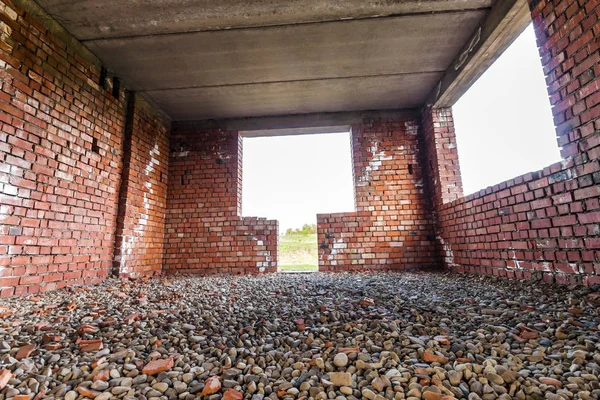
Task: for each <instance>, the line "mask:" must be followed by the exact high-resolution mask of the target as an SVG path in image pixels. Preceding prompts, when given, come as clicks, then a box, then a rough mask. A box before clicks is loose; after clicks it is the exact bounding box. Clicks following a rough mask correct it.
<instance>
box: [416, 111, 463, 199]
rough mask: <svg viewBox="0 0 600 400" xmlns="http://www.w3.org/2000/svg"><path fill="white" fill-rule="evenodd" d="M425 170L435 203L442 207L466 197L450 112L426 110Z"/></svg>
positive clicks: (423, 133) (424, 128)
mask: <svg viewBox="0 0 600 400" xmlns="http://www.w3.org/2000/svg"><path fill="white" fill-rule="evenodd" d="M422 124H423V128H422V137H423V148H424V150H425V161H424V164H425V168H426V169H427V175H428V176H430V177H431V182H430V187H429V188H430V190H431V195H432V200H433V203H434V204H436V205H438V206H439V205H441V204H444V203H448V202H450V201H453V200H456V199H460V198H461V197H463V189H462V179H461V175H460V164H459V162H458V150H457V147H456V135H455V133H454V117H453V116H452V110H451V109H448V108H434V109H432V108H425V109H424V110H423V114H422Z"/></svg>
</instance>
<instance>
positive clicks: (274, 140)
mask: <svg viewBox="0 0 600 400" xmlns="http://www.w3.org/2000/svg"><path fill="white" fill-rule="evenodd" d="M453 110H454V118H455V128H456V136H457V142H458V153H459V159H460V165H461V172H462V178H463V185H464V189H465V194H470V193H472V192H475V191H477V190H479V189H482V188H485V187H487V186H491V185H494V184H496V183H500V182H502V181H504V180H507V179H510V178H514V177H516V176H519V175H522V174H524V173H527V172H529V171H535V170H538V169H541V168H543V167H546V166H548V165H550V164H552V163H553V162H556V161H558V160H560V154H559V150H558V147H557V144H556V138H555V130H554V124H553V121H552V114H551V110H550V103H549V100H548V95H547V92H546V84H545V82H544V76H543V72H542V68H541V63H540V60H539V56H538V51H537V47H536V43H535V35H534V33H533V29H532V28H531V27H529V28H527V30H525V32H524V33H523V34H522V35H521V36H520V37H519V38H518V39H517V40H516V41H515V42H514V43H513V45H512V46H511V47H510V48H509V49H508V50H507V51H506V52H505V53H504V54H503V55H502V56H501V57H500V58H499V59H498V60H497V61H496V62H495V63H494V65H492V66H491V67H490V69H489V70H488V71H487V72H486V73H485V74H484V75H483V76H482V77H481V78H480V79H479V80H478V81H477V82H476V83H475V84H474V85H473V86H472V87H471V89H470V90H469V91H468V92H467V93H466V94H465V95H464V96H463V97H462V98H461V99H460V100H459V101H458V102H457V103H456V105H455V106H454V108H453ZM243 151H244V153H243V173H244V175H243V189H242V193H243V197H242V201H243V202H242V208H243V210H242V213H243V215H245V216H258V217H268V218H271V219H277V220H279V230H280V232H281V233H283V232H285V230H286V229H287V228H300V227H301V226H302V225H303V224H305V223H316V214H317V213H331V212H346V211H353V210H354V188H353V181H352V180H353V178H352V166H351V161H350V160H351V154H350V139H349V135H348V134H347V133H346V134H339V133H338V134H320V135H303V136H278V137H267V138H244V150H243Z"/></svg>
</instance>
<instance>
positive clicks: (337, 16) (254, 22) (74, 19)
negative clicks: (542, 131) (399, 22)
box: [37, 0, 493, 40]
mask: <svg viewBox="0 0 600 400" xmlns="http://www.w3.org/2000/svg"><path fill="white" fill-rule="evenodd" d="M37 2H38V4H39V5H40V6H42V7H43V8H44V9H45V10H46V11H48V12H49V13H50V14H52V16H53V17H54V18H56V19H57V20H58V21H59V22H60V23H61V24H62V25H63V26H64V27H65V28H67V29H68V30H69V31H70V32H71V33H73V34H74V35H75V36H76V37H77V38H78V39H79V40H89V39H98V38H108V37H123V36H140V35H157V34H165V33H176V32H192V31H204V30H220V29H230V28H239V27H253V26H272V25H288V24H298V23H313V22H322V21H335V20H343V19H358V18H373V17H381V16H390V15H402V14H413V13H432V12H439V11H460V10H469V9H478V8H488V7H490V6H491V4H492V3H493V0H396V1H365V0H338V1H329V0H311V1H297V0H278V1H273V0H252V1H240V0H145V1H132V0H130V1H126V0H123V1H114V0H38V1H37Z"/></svg>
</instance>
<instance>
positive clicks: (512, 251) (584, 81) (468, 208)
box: [428, 0, 600, 285]
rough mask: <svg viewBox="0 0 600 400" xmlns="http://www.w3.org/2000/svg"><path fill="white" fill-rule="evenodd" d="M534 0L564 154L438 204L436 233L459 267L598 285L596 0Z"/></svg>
mask: <svg viewBox="0 0 600 400" xmlns="http://www.w3.org/2000/svg"><path fill="white" fill-rule="evenodd" d="M530 6H531V10H532V18H533V21H534V27H535V31H536V35H537V38H538V45H539V46H540V55H541V59H542V65H543V68H544V72H545V73H546V75H547V79H546V80H547V82H548V93H549V95H550V101H551V103H552V112H553V115H554V120H555V123H556V126H557V136H558V144H559V146H561V147H562V151H561V154H562V156H563V158H564V161H562V162H560V163H557V164H554V165H551V166H549V167H547V168H545V169H543V170H541V171H537V172H533V173H529V174H526V175H523V176H520V177H517V178H515V179H513V180H510V181H507V182H503V183H500V184H498V185H495V186H493V187H490V188H487V189H484V190H482V191H480V192H478V193H475V194H473V195H470V196H468V197H466V198H463V199H459V200H455V201H452V202H450V203H446V204H443V205H438V225H437V233H438V240H439V241H440V243H441V247H442V249H441V250H442V256H443V260H444V263H445V265H446V266H447V267H449V268H451V269H454V270H457V271H464V272H474V273H482V274H490V275H498V276H506V277H514V278H520V279H528V278H543V279H545V280H547V281H553V282H557V283H578V284H585V285H598V284H600V206H599V199H600V163H599V155H600V122H599V121H598V117H599V116H600V82H599V78H598V76H599V73H600V53H599V49H600V42H599V41H598V36H599V35H600V22H599V15H600V1H599V0H587V1H576V0H562V1H558V0H556V1H552V0H530ZM438 145H439V144H438ZM430 150H431V148H430ZM532 151H534V150H533V149H532ZM429 153H430V154H429V155H428V156H429V160H432V159H433V156H435V155H436V153H437V154H439V147H438V151H430V152H429ZM436 178H437V176H436V175H435V174H433V179H436ZM440 181H443V179H440ZM441 190H443V185H442V189H441ZM438 192H439V191H438Z"/></svg>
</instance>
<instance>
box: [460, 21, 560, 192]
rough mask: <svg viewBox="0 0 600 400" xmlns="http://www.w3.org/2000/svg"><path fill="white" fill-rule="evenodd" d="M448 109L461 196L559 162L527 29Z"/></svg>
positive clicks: (535, 53)
mask: <svg viewBox="0 0 600 400" xmlns="http://www.w3.org/2000/svg"><path fill="white" fill-rule="evenodd" d="M452 109H453V112H454V128H455V130H456V140H457V145H458V158H459V162H460V169H461V173H462V180H463V187H464V192H465V195H466V194H470V193H473V192H476V191H478V190H480V189H483V188H485V187H487V186H492V185H495V184H497V183H500V182H502V181H505V180H508V179H511V178H514V177H517V176H519V175H523V174H525V173H527V172H530V171H537V170H539V169H542V168H544V167H547V166H548V165H550V164H552V163H554V162H556V161H559V160H560V152H559V149H558V144H557V143H556V131H555V129H554V122H553V119H552V112H551V109H550V100H549V99H548V92H547V89H546V82H545V80H544V73H543V71H542V64H541V61H540V58H539V53H538V50H537V45H536V43H535V34H534V32H533V28H532V27H531V26H529V27H528V28H527V29H526V30H525V32H523V34H521V36H519V38H518V39H517V40H516V41H515V42H514V43H513V44H512V45H511V46H510V47H509V48H508V49H507V50H506V51H505V52H504V54H502V56H500V58H498V60H496V62H495V63H494V64H493V65H492V66H491V67H490V68H489V69H488V70H487V71H486V73H485V74H484V75H483V76H482V77H481V78H480V79H479V80H478V81H477V82H475V84H474V85H473V86H472V87H471V88H470V89H469V91H467V93H465V94H464V95H463V96H462V98H461V99H460V100H459V101H458V102H457V103H456V104H455V105H454V107H453V108H452Z"/></svg>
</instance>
